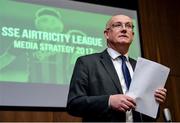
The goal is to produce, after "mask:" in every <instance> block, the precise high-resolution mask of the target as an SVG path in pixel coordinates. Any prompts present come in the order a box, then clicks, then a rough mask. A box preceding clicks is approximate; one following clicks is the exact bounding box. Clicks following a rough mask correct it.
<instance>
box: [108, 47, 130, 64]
mask: <svg viewBox="0 0 180 123" xmlns="http://www.w3.org/2000/svg"><path fill="white" fill-rule="evenodd" d="M107 52H108V53H109V55H110V56H111V58H112V59H113V60H115V59H117V58H118V57H119V56H120V55H121V54H120V53H119V52H117V51H116V50H114V49H112V48H110V47H108V48H107ZM124 56H125V57H126V59H127V61H129V58H128V53H126V54H125V55H124Z"/></svg>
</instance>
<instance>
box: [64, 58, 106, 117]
mask: <svg viewBox="0 0 180 123" xmlns="http://www.w3.org/2000/svg"><path fill="white" fill-rule="evenodd" d="M84 61H85V60H82V59H81V58H78V60H77V62H76V64H75V67H74V71H73V75H72V78H71V82H70V87H69V94H68V102H67V111H68V112H69V113H70V114H71V115H75V116H81V117H85V116H88V115H91V116H93V115H95V116H96V117H97V116H98V117H101V115H103V116H104V115H105V114H106V113H107V112H108V111H109V107H108V100H109V95H99V96H97V95H89V91H88V90H89V88H90V87H89V86H88V85H89V77H91V76H90V72H89V68H88V66H87V63H85V62H84Z"/></svg>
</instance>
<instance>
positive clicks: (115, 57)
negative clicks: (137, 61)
mask: <svg viewBox="0 0 180 123" xmlns="http://www.w3.org/2000/svg"><path fill="white" fill-rule="evenodd" d="M107 52H108V53H109V55H110V56H111V60H112V62H113V65H114V67H115V70H116V72H117V74H118V77H119V80H120V84H121V87H122V90H123V93H124V94H125V93H126V92H127V87H126V83H125V80H124V76H123V72H122V60H121V59H120V58H119V56H120V55H121V54H120V53H119V52H117V51H115V50H114V49H112V48H107ZM124 56H125V57H126V59H127V61H126V65H127V67H128V69H129V72H130V75H131V78H132V76H133V68H132V66H131V64H130V62H129V58H128V54H125V55H124ZM126 122H133V117H132V111H131V110H130V111H127V112H126Z"/></svg>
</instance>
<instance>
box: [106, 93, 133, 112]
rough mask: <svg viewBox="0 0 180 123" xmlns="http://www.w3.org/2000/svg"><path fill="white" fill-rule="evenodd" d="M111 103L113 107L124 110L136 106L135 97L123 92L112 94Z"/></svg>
mask: <svg viewBox="0 0 180 123" xmlns="http://www.w3.org/2000/svg"><path fill="white" fill-rule="evenodd" d="M109 103H110V107H111V108H112V109H114V110H117V111H123V112H126V111H128V110H131V109H135V106H136V103H135V101H134V99H132V98H131V97H129V96H126V95H123V94H116V95H111V96H110V97H109Z"/></svg>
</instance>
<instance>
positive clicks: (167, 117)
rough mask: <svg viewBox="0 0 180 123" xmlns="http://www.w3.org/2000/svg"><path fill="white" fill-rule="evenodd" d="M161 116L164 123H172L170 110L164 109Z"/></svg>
mask: <svg viewBox="0 0 180 123" xmlns="http://www.w3.org/2000/svg"><path fill="white" fill-rule="evenodd" d="M163 116H164V120H165V121H166V122H172V119H171V113H170V110H169V109H168V108H165V109H164V110H163Z"/></svg>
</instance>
